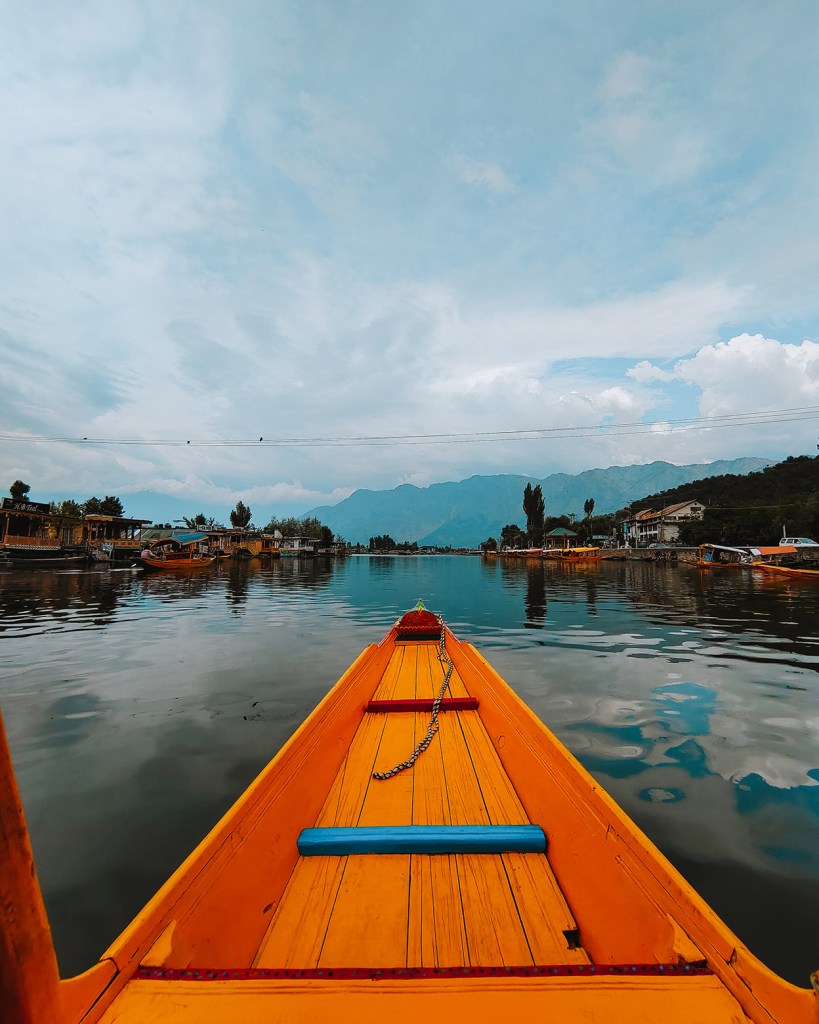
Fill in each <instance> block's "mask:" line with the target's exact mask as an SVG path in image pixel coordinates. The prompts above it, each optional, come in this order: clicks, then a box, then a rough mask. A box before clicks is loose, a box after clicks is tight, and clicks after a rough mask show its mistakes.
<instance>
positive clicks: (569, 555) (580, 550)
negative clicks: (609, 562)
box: [543, 546, 601, 562]
mask: <svg viewBox="0 0 819 1024" xmlns="http://www.w3.org/2000/svg"><path fill="white" fill-rule="evenodd" d="M543 557H544V558H546V559H550V560H553V561H558V562H596V561H599V559H600V557H601V554H600V548H598V547H592V546H588V547H575V548H545V549H544V551H543Z"/></svg>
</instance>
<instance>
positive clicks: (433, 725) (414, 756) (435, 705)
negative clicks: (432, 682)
mask: <svg viewBox="0 0 819 1024" xmlns="http://www.w3.org/2000/svg"><path fill="white" fill-rule="evenodd" d="M438 621H439V622H440V623H441V639H440V642H439V643H438V661H440V663H441V666H442V667H443V666H444V665H446V666H447V667H446V669H445V670H444V681H443V683H442V684H441V689H440V690H439V691H438V696H437V697H436V698H435V700H434V701H433V702H432V717H431V718H430V720H429V725H428V726H427V733H426V736H424V738H423V739H422V740H421V742H420V743H419V744H418V746H417V747H416V748H415V750H413V752H412V753H411V754H410V756H409V757H408V758H407V759H406V761H402V762H401V763H400V764H397V765H396V766H395V767H394V768H390V770H389V771H388V772H373V778H374V779H381V780H383V779H391V778H392V777H393V775H397V774H398V773H399V772H402V771H404V769H405V768H412V766H413V765H414V764H415V762H416V761H417V760H418V758H419V757H420V756H421V754H423V752H424V751H425V750H426V749H427V747H428V746H429V745H430V743H432V738H433V736H434V735H435V733H436V732H438V712H439V711H440V710H441V701H442V700H443V699H444V694H445V693H446V688H447V687H448V686H449V680H450V677H451V676H452V671H453V669H454V667H455V666H454V665H453V664H452V662H451V661H450V658H449V654H447V649H446V626H445V625H444V620H443V619H442V618H440V617H439V618H438Z"/></svg>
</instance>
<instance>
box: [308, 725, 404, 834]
mask: <svg viewBox="0 0 819 1024" xmlns="http://www.w3.org/2000/svg"><path fill="white" fill-rule="evenodd" d="M386 722H387V719H386V717H381V716H379V715H363V716H362V718H361V723H360V725H359V727H358V729H357V730H356V734H355V736H354V737H353V741H352V743H351V744H350V752H349V754H348V755H347V757H346V758H345V759H344V762H343V764H342V766H341V768H340V770H339V772H338V775H337V777H336V779H335V780H334V781H333V784H332V786H331V789H330V794H329V797H328V799H327V801H325V804H324V806H323V807H322V809H321V812H320V813H319V815H318V817H317V818H316V821H315V824H316V826H318V827H321V828H330V827H332V826H337V827H345V828H347V827H350V826H352V825H357V824H358V819H359V816H360V814H361V808H362V806H363V804H364V799H365V797H366V795H367V789H368V787H369V785H370V783H371V782H372V778H371V776H372V772H373V765H374V764H375V759H376V757H377V755H378V750H379V747H380V745H381V739H382V736H383V734H384V727H385V725H386Z"/></svg>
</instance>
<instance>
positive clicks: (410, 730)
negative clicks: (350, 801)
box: [356, 714, 423, 825]
mask: <svg viewBox="0 0 819 1024" xmlns="http://www.w3.org/2000/svg"><path fill="white" fill-rule="evenodd" d="M367 717H370V716H367ZM415 719H416V716H415V715H413V714H402V715H387V716H385V718H384V731H383V733H382V736H381V745H380V746H379V748H378V754H377V756H376V758H375V770H376V771H379V772H384V771H389V770H390V769H391V768H393V767H394V766H395V765H396V764H399V763H400V762H401V761H405V760H406V759H407V758H408V757H409V756H410V754H411V753H412V752H413V750H414V748H415V744H416V742H417V741H416V738H415ZM422 756H423V755H422ZM372 770H373V769H372V768H370V778H369V780H368V786H367V792H366V794H365V797H364V802H363V805H362V808H361V813H360V814H359V816H358V821H357V822H356V824H357V825H410V824H412V790H413V776H412V769H409V770H405V771H402V772H399V773H398V774H397V775H394V776H393V777H392V778H389V779H374V778H372Z"/></svg>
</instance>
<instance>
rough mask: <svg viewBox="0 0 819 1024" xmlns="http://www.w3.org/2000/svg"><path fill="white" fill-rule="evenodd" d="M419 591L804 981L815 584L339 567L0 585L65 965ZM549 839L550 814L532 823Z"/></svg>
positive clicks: (149, 890)
mask: <svg viewBox="0 0 819 1024" xmlns="http://www.w3.org/2000/svg"><path fill="white" fill-rule="evenodd" d="M419 597H422V598H423V599H424V600H425V602H426V604H427V606H428V607H431V608H432V609H434V610H435V611H438V612H440V613H442V614H443V616H444V618H445V619H446V621H447V622H448V624H449V625H450V626H451V627H452V628H453V629H454V630H455V632H456V633H457V634H458V635H459V636H460V637H462V638H463V639H468V640H470V641H471V642H473V643H474V644H476V646H477V647H478V648H479V649H480V650H481V651H482V652H483V653H484V654H485V656H486V657H487V658H488V659H489V661H491V662H492V664H493V665H494V666H495V668H497V669H498V671H499V672H500V673H501V674H502V675H503V676H504V677H505V678H506V680H507V681H508V682H509V683H510V684H511V685H512V686H513V687H514V688H515V689H516V690H517V691H518V693H520V694H521V696H522V697H523V698H524V699H525V700H526V701H527V702H528V703H529V704H530V705H531V706H532V707H533V708H534V710H535V711H536V712H537V714H538V715H539V716H540V717H541V718H542V719H543V720H544V721H546V722H547V723H548V724H549V725H550V726H551V728H552V729H553V730H554V731H555V732H556V733H557V735H558V736H559V737H560V738H561V739H562V740H563V741H564V742H565V743H566V744H567V745H568V746H569V748H570V749H571V750H572V751H573V752H574V753H575V754H576V755H577V756H578V757H579V758H580V760H581V761H582V762H583V764H584V765H585V766H586V767H587V768H588V769H589V770H590V771H591V772H592V773H593V774H594V775H595V776H596V777H597V778H598V779H599V780H600V781H601V782H602V784H603V785H604V786H605V787H606V788H607V789H608V790H609V792H611V793H612V795H613V796H614V797H615V799H616V800H617V801H618V802H619V803H620V804H621V805H622V806H623V807H624V808H625V810H626V811H627V812H628V813H629V814H630V815H631V816H632V817H633V818H634V819H635V820H636V821H637V823H638V824H639V825H640V826H641V827H642V828H643V829H644V830H645V831H646V832H647V833H648V834H649V836H651V838H652V839H653V840H654V841H655V842H656V843H657V844H658V845H659V846H660V848H661V849H662V850H663V852H664V853H665V854H666V855H667V856H668V857H669V858H670V859H671V860H672V861H673V862H674V864H676V866H677V867H678V868H679V869H680V870H681V871H682V872H683V874H685V875H686V877H688V879H689V880H690V881H692V882H693V883H694V885H695V886H696V887H697V888H698V889H699V891H700V892H701V893H702V894H703V895H704V897H705V898H706V899H707V900H708V901H709V902H710V903H711V904H712V905H713V906H714V907H715V909H716V910H717V912H718V913H719V914H720V915H721V916H722V917H723V918H724V919H725V920H726V921H727V922H728V924H729V925H730V926H731V927H732V928H733V930H734V931H735V932H737V933H738V934H739V936H740V937H741V938H742V939H743V941H744V942H746V944H747V945H748V946H749V947H750V948H751V950H752V951H753V952H755V953H756V954H757V955H758V956H760V957H761V958H762V959H763V960H764V961H765V962H766V963H767V964H768V965H769V966H771V967H772V968H773V969H774V970H776V971H777V972H778V973H780V974H782V975H783V976H785V977H787V978H789V979H790V980H792V981H794V982H795V983H796V984H799V985H806V984H807V983H808V982H807V979H808V975H809V973H810V971H811V970H813V969H815V968H816V967H817V966H819V642H818V641H817V638H816V625H817V623H818V622H819V586H816V585H815V584H812V583H810V582H807V583H806V582H801V583H793V582H790V581H780V580H773V579H770V578H767V577H764V576H761V575H757V574H755V573H748V572H737V573H735V574H728V573H723V574H721V575H719V576H717V575H716V574H714V575H708V574H705V573H699V572H697V571H696V570H693V569H690V568H684V567H680V568H672V567H664V566H654V565H652V564H649V563H625V562H617V563H608V564H603V565H601V566H599V567H595V568H588V569H582V568H578V567H574V568H573V567H567V566H559V565H556V566H549V565H546V566H542V565H535V564H533V565H531V566H528V565H525V564H521V563H517V564H508V563H506V562H483V561H482V560H481V559H479V558H471V557H470V558H458V557H445V556H440V557H426V558H425V557H417V558H366V557H353V558H350V559H348V560H346V561H342V562H338V563H332V562H328V563H324V562H322V561H316V562H298V561H295V560H282V561H281V562H280V563H278V564H274V565H272V566H270V567H261V566H258V565H256V564H252V563H251V564H240V565H232V564H231V565H220V566H218V567H216V568H215V569H214V570H213V571H211V572H208V573H207V574H202V575H198V576H196V577H192V578H190V579H185V578H182V577H178V578H173V577H165V576H143V575H141V574H139V573H136V572H133V571H131V570H108V569H102V570H99V569H94V570H88V571H82V572H46V571H39V572H24V571H20V570H13V571H10V572H3V573H0V642H1V643H2V647H0V651H1V652H2V661H1V662H0V664H1V665H2V668H1V669H0V706H2V710H3V714H4V716H5V721H6V728H7V730H8V733H9V739H10V742H11V748H12V754H13V756H14V760H15V765H16V769H17V774H18V780H19V783H20V788H21V791H22V795H23V801H24V803H25V807H26V813H27V817H28V823H29V828H30V831H31V836H32V842H33V845H34V851H35V856H36V859H37V864H38V869H39V874H40V881H41V884H42V887H43V891H44V895H45V899H46V904H47V907H48V911H49V915H50V918H51V922H52V927H53V931H54V938H55V943H56V945H57V950H58V956H59V960H60V964H61V968H62V971H63V973H64V974H72V973H75V972H77V971H80V970H83V969H85V968H86V967H88V966H89V965H90V964H91V963H93V962H94V961H95V960H96V959H97V958H98V957H99V955H100V953H101V952H102V951H103V950H104V949H105V948H106V946H107V945H108V944H109V943H110V942H111V940H112V939H113V938H115V936H116V935H117V934H118V933H119V932H120V930H121V929H122V928H123V927H124V926H125V925H126V924H127V923H128V922H129V921H130V920H131V918H132V917H133V916H134V914H135V913H136V912H137V911H138V910H139V909H140V908H141V907H142V905H143V904H144V903H145V902H146V901H147V899H148V898H149V897H150V896H151V895H153V893H154V892H155V891H156V889H157V888H158V887H159V886H160V885H161V883H162V882H163V881H164V880H165V879H166V878H167V876H168V874H169V873H170V872H171V871H172V870H173V869H174V868H175V867H176V866H177V865H178V864H179V863H180V861H181V860H182V859H183V858H184V857H185V856H186V855H187V854H188V853H189V852H190V850H191V849H192V848H193V846H194V845H195V844H196V843H197V842H198V841H199V840H200V839H201V838H202V836H203V835H204V834H205V833H206V832H207V831H208V830H209V829H210V827H211V826H212V825H213V824H214V823H215V822H216V820H217V819H218V817H219V816H220V814H221V813H222V812H223V811H224V810H226V809H227V807H229V806H230V804H231V803H232V802H233V800H234V799H235V798H236V797H237V796H238V795H239V794H240V793H241V792H242V790H243V789H244V788H245V787H246V786H247V785H248V783H249V782H250V781H251V780H252V779H253V778H254V777H255V775H256V774H257V773H258V772H259V771H260V769H261V768H262V767H263V766H264V764H265V763H266V762H267V761H268V760H269V758H270V757H271V756H272V755H273V754H274V753H275V752H276V750H277V749H278V748H279V746H280V745H281V744H282V742H283V741H284V740H285V739H286V738H287V737H288V736H289V735H290V734H291V733H292V731H293V730H294V729H295V728H296V726H297V725H298V724H299V723H300V722H301V721H302V720H303V719H304V717H305V716H306V715H307V714H308V712H309V711H310V710H311V709H312V708H313V707H314V706H315V705H316V703H317V702H318V701H319V700H320V698H321V697H322V696H323V695H324V693H326V691H327V689H328V688H329V687H330V685H332V683H334V682H335V680H336V679H337V678H338V676H339V675H341V673H342V672H343V671H344V669H345V668H346V667H347V666H348V665H349V663H350V662H351V661H352V660H353V659H354V658H355V657H356V655H357V654H358V653H359V652H360V651H361V649H362V648H363V647H364V646H365V645H366V644H368V643H371V642H373V641H377V640H379V639H380V638H381V636H382V635H383V634H384V633H385V632H386V630H387V629H388V628H389V626H390V625H391V624H392V622H393V621H394V619H395V618H396V617H397V616H398V615H399V614H401V613H402V612H404V611H406V610H407V609H408V608H409V607H411V606H412V605H413V604H414V603H415V601H416V600H417V599H418V598H419ZM546 827H547V829H548V824H547V826H546Z"/></svg>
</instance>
